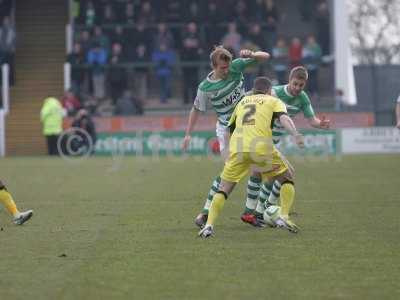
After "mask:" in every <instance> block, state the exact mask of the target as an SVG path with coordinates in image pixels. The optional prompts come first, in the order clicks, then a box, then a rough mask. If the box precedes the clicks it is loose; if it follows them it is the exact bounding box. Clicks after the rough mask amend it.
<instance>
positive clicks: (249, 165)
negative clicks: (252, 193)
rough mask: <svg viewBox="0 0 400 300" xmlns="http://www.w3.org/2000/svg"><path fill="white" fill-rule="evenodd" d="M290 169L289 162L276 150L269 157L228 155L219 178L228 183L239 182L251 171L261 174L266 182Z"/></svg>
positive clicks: (249, 153) (246, 153)
mask: <svg viewBox="0 0 400 300" xmlns="http://www.w3.org/2000/svg"><path fill="white" fill-rule="evenodd" d="M291 168H292V167H291V166H290V164H289V162H288V161H287V160H286V159H285V157H284V156H283V155H282V154H280V152H278V151H277V150H273V152H272V154H271V155H259V154H257V153H253V152H238V153H230V154H229V158H228V160H227V161H226V162H225V166H224V170H223V171H222V174H221V178H222V179H223V180H225V181H229V182H239V181H240V180H241V179H242V178H243V177H245V176H247V174H248V173H249V171H250V170H252V171H256V172H258V173H261V175H262V179H263V181H266V180H269V179H270V178H273V177H275V176H278V175H280V174H282V173H284V172H286V171H287V170H290V169H291Z"/></svg>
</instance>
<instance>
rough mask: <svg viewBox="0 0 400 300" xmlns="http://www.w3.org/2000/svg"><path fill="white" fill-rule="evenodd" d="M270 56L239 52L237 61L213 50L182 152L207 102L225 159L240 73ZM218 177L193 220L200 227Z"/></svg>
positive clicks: (240, 85) (239, 96) (221, 50)
mask: <svg viewBox="0 0 400 300" xmlns="http://www.w3.org/2000/svg"><path fill="white" fill-rule="evenodd" d="M269 57H270V55H269V54H268V53H266V52H263V51H256V52H253V51H251V50H247V49H244V50H241V51H240V58H237V59H235V60H233V61H232V54H231V53H230V52H229V51H228V50H226V49H225V48H223V47H222V46H218V47H215V49H214V50H213V51H212V52H211V54H210V61H211V68H212V71H211V73H209V74H208V75H207V77H206V78H205V79H204V80H203V81H202V82H201V83H200V85H199V87H198V90H197V95H196V99H195V101H194V105H193V108H192V110H191V111H190V114H189V121H188V125H187V129H186V134H185V138H184V141H183V145H182V149H183V150H186V149H187V148H188V147H189V144H190V139H191V136H190V135H191V132H192V130H193V128H194V126H195V124H196V122H197V119H198V116H199V113H200V112H204V111H205V110H206V104H207V102H210V103H211V105H212V107H213V109H214V111H215V112H216V114H217V118H218V121H217V124H216V135H217V138H218V141H219V147H220V152H221V155H222V156H223V157H227V155H226V154H227V153H226V152H227V150H228V144H229V129H228V127H227V125H228V121H229V119H230V117H231V115H232V113H233V111H234V109H235V107H236V104H237V103H238V102H239V101H240V100H241V99H242V97H243V96H244V94H245V90H244V86H243V71H244V70H245V69H246V68H247V67H250V66H252V65H254V64H256V63H258V62H259V63H260V62H264V61H266V60H267V59H269ZM220 182H221V178H220V176H218V177H217V178H215V180H214V181H213V183H212V186H211V189H210V191H209V193H208V197H207V199H206V203H205V205H204V208H203V211H202V212H201V213H200V214H199V215H198V216H197V217H196V220H195V223H196V225H197V226H199V227H203V226H204V225H205V223H206V222H207V216H208V209H209V207H210V205H211V201H212V198H213V196H214V194H215V193H216V192H217V191H218V186H219V183H220ZM249 215H250V216H251V217H252V219H251V220H249V221H250V222H257V220H256V219H255V218H254V215H252V214H249Z"/></svg>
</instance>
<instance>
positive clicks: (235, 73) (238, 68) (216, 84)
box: [194, 58, 257, 126]
mask: <svg viewBox="0 0 400 300" xmlns="http://www.w3.org/2000/svg"><path fill="white" fill-rule="evenodd" d="M256 62H257V61H256V60H255V59H253V58H237V59H235V60H233V61H232V63H231V64H230V66H229V73H228V77H227V78H226V79H218V80H213V79H211V76H212V74H213V72H211V73H210V74H208V75H207V78H206V79H204V80H203V81H202V82H201V83H200V84H199V87H198V89H197V95H196V99H195V101H194V107H195V108H196V109H198V110H200V111H203V112H204V111H206V106H207V102H208V101H210V102H211V105H212V107H213V109H214V110H215V112H216V113H217V117H218V122H219V123H220V124H221V125H223V126H227V125H228V121H229V119H230V117H231V115H232V113H233V111H234V109H235V107H236V104H237V103H238V102H239V101H240V99H242V98H243V96H244V94H245V90H244V86H243V71H244V69H246V68H247V67H249V66H251V65H253V64H255V63H256Z"/></svg>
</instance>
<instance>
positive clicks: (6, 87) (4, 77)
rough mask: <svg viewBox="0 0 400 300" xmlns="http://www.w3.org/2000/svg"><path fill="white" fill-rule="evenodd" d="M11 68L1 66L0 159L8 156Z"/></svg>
mask: <svg viewBox="0 0 400 300" xmlns="http://www.w3.org/2000/svg"><path fill="white" fill-rule="evenodd" d="M9 76H10V66H9V65H8V64H3V65H2V66H1V83H2V85H1V96H2V97H1V98H2V103H1V106H0V157H3V156H5V154H6V122H5V116H6V115H7V114H8V112H9V109H10V104H9V103H10V82H9Z"/></svg>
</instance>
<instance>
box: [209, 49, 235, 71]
mask: <svg viewBox="0 0 400 300" xmlns="http://www.w3.org/2000/svg"><path fill="white" fill-rule="evenodd" d="M210 61H211V67H212V68H214V67H215V66H216V65H217V64H218V62H219V61H223V62H228V63H230V62H231V61H232V54H231V53H230V52H229V51H228V50H227V49H225V48H224V47H223V46H215V47H214V50H213V51H212V52H211V54H210Z"/></svg>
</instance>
